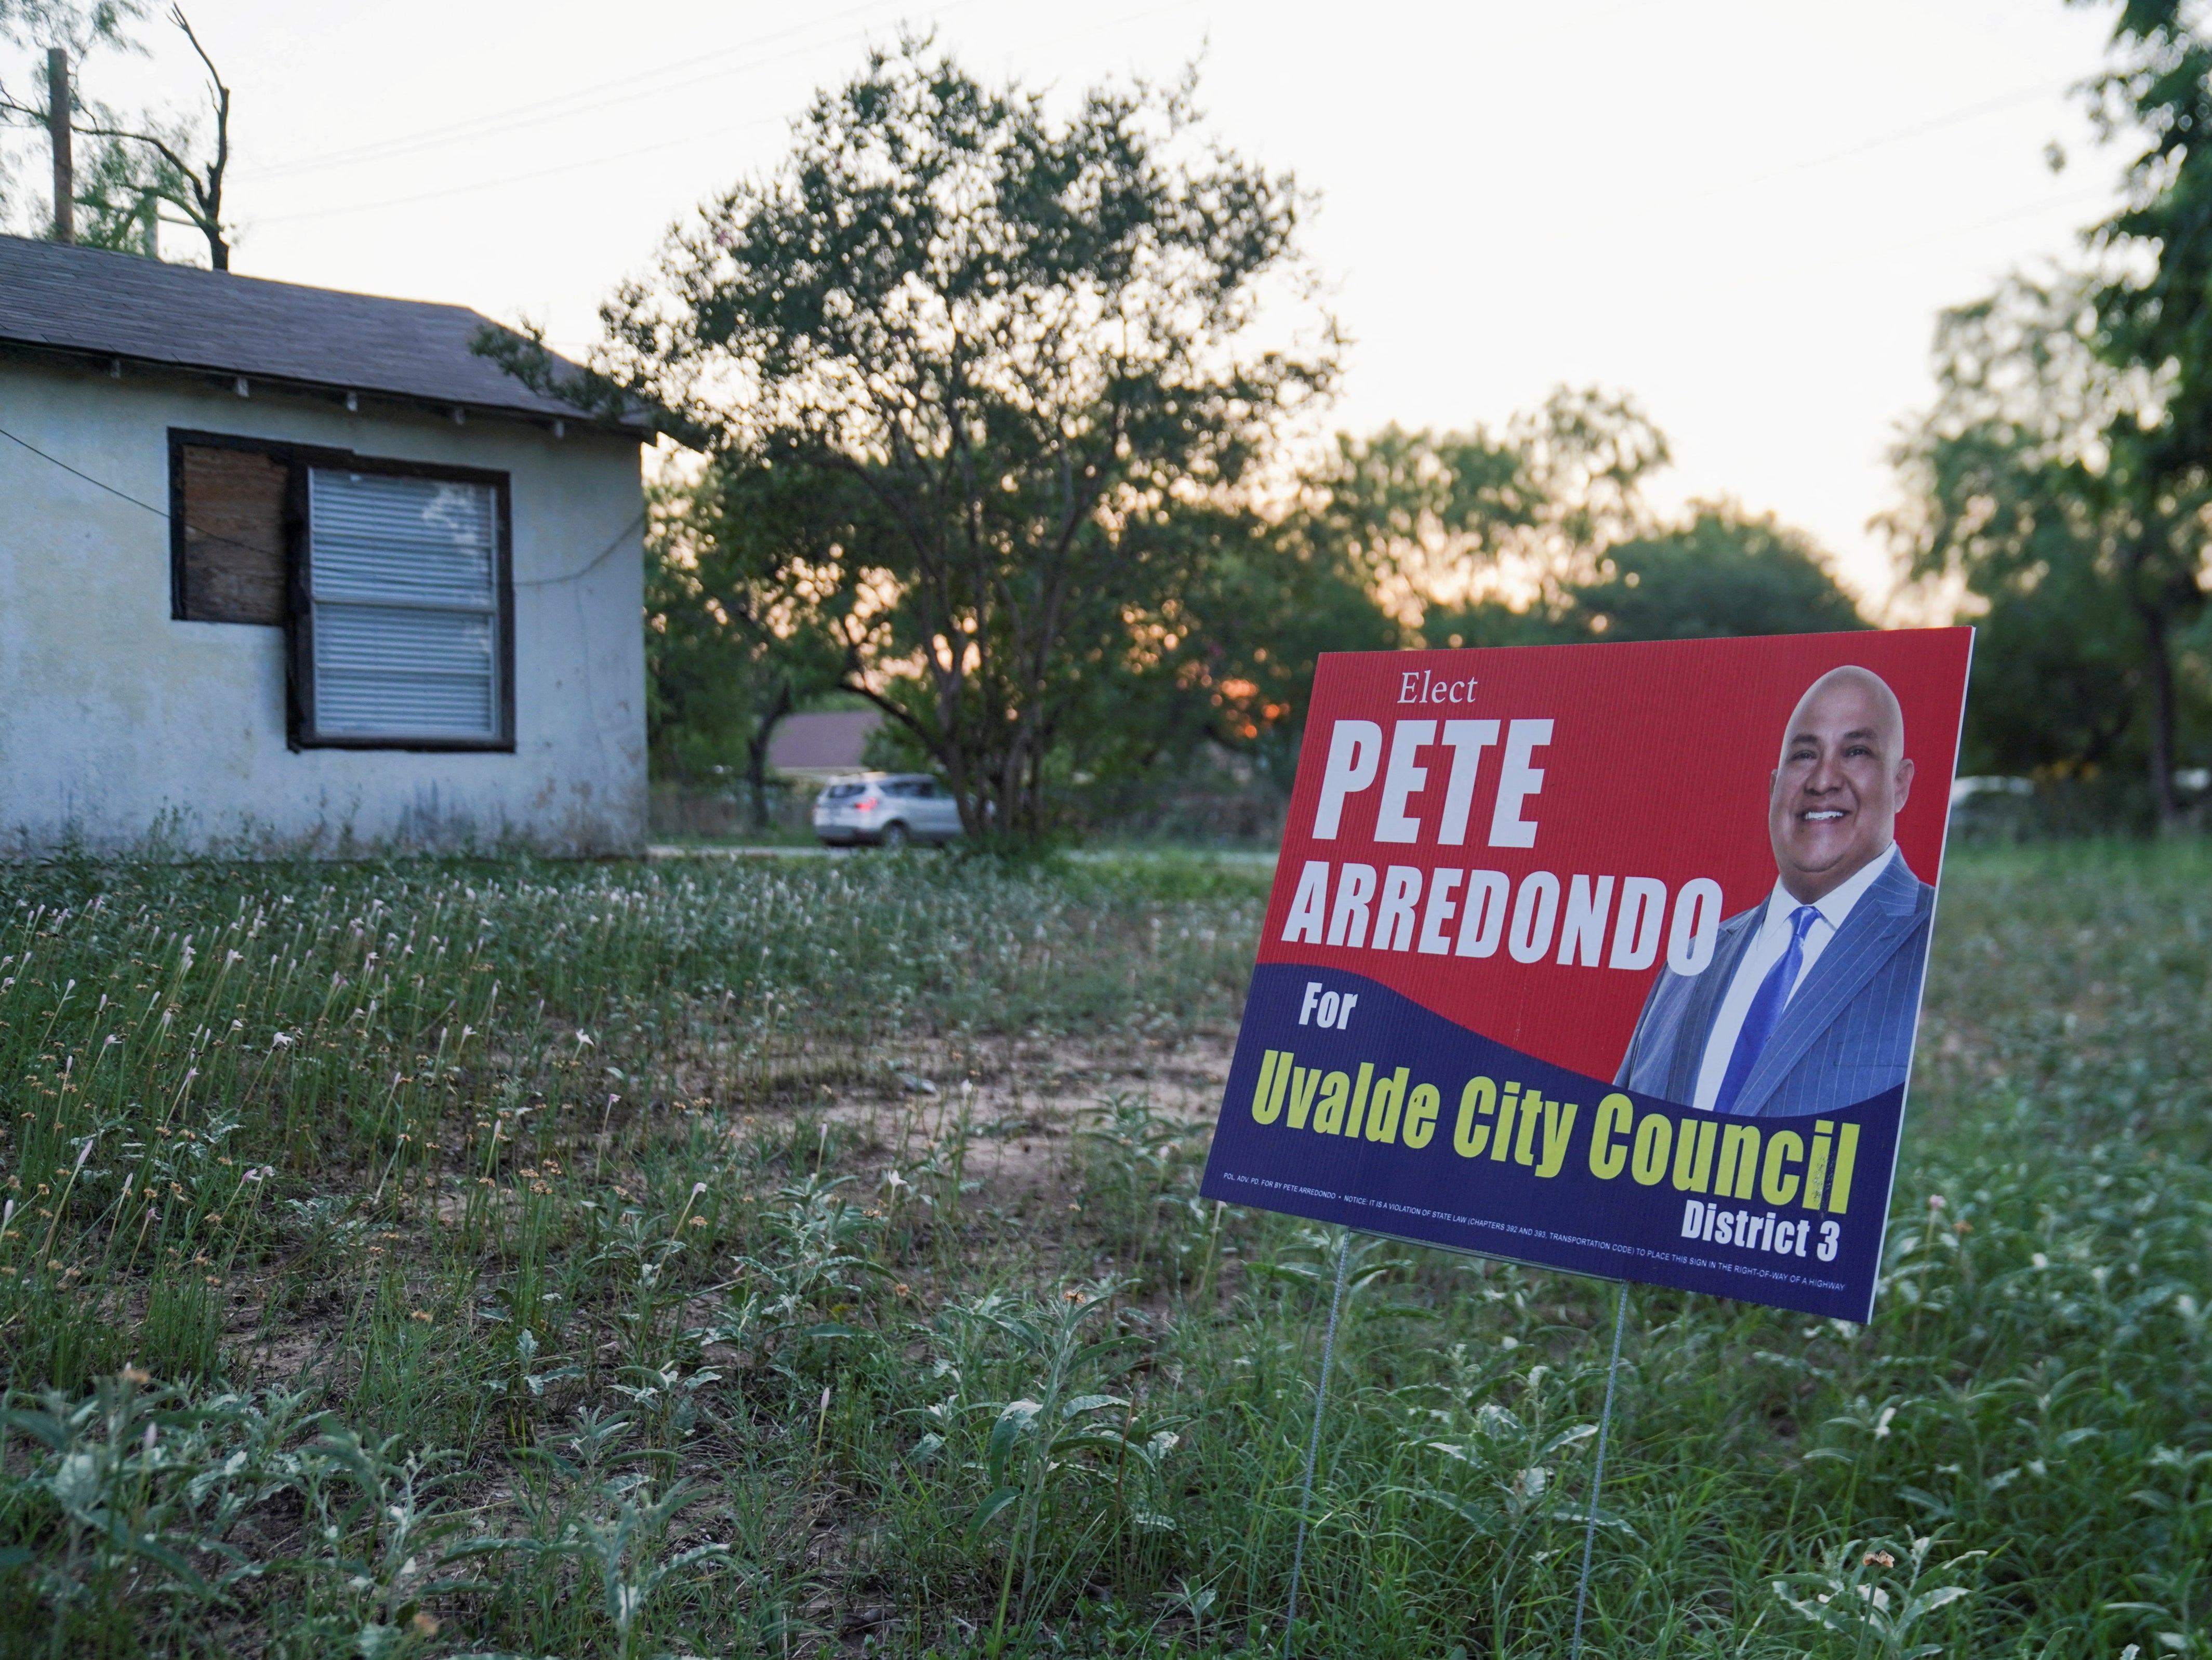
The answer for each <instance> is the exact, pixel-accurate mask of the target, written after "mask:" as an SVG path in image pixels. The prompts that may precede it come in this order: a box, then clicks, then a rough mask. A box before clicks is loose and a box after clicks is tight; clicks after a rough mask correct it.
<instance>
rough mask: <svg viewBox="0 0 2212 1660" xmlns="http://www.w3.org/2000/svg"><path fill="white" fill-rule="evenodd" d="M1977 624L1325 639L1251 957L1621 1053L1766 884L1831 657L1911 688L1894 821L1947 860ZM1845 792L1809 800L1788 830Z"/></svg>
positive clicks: (1545, 1051) (1533, 1037)
mask: <svg viewBox="0 0 2212 1660" xmlns="http://www.w3.org/2000/svg"><path fill="white" fill-rule="evenodd" d="M1971 640H1972V630H1970V629H1928V630H1908V631H1894V632H1869V633H1864V634H1838V635H1787V636H1778V637H1768V638H1759V639H1749V640H1723V641H1700V642H1668V643H1659V644H1622V645H1604V646H1562V647H1535V648H1515V649H1500V650H1480V649H1478V650H1464V651H1422V652H1400V653H1390V654H1357V655H1339V656H1330V657H1325V658H1323V659H1322V664H1321V669H1320V672H1319V675H1318V676H1317V678H1316V683H1315V688H1314V696H1313V702H1312V704H1311V710H1310V716H1309V720H1308V725H1307V730H1306V739H1305V748H1304V755H1303V757H1301V760H1300V763H1299V769H1298V778H1297V787H1296V789H1295V791H1294V792H1293V794H1292V797H1291V808H1290V815H1289V819H1288V823H1287V828H1286V830H1285V836H1284V842H1283V851H1282V856H1281V862H1280V863H1279V866H1278V867H1277V877H1276V882H1275V889H1274V893H1273V899H1272V902H1271V903H1270V905H1269V908H1268V912H1267V926H1266V930H1265V933H1264V935H1263V939H1262V943H1261V947H1260V953H1259V960H1260V962H1261V964H1269V963H1284V964H1289V963H1295V964H1300V965H1303V966H1305V967H1309V968H1320V969H1328V968H1334V969H1340V970H1346V971H1348V972H1351V973H1353V974H1357V975H1358V976H1364V977H1365V978H1367V979H1370V980H1374V981H1378V982H1382V983H1383V985H1385V986H1388V987H1389V988H1392V989H1393V990H1395V991H1396V992H1399V993H1401V994H1403V995H1404V996H1405V997H1407V998H1408V999H1410V1000H1413V1002H1415V1003H1418V1004H1419V1005H1420V1006H1422V1007H1424V1008H1425V1009H1427V1010H1429V1011H1431V1012H1433V1013H1435V1014H1437V1015H1441V1016H1443V1018H1446V1019H1448V1020H1449V1021H1452V1022H1453V1023H1455V1024H1456V1025H1461V1026H1463V1027H1465V1028H1468V1029H1469V1030H1471V1031H1479V1032H1480V1033H1482V1034H1484V1035H1485V1036H1486V1037H1491V1038H1492V1039H1495V1040H1497V1041H1498V1042H1500V1043H1507V1044H1510V1045H1511V1046H1512V1047H1513V1048H1515V1049H1518V1050H1520V1051H1522V1052H1523V1053H1526V1054H1528V1055H1534V1056H1536V1057H1538V1058H1541V1059H1542V1060H1545V1061H1550V1062H1552V1063H1553V1064H1555V1065H1558V1066H1562V1067H1570V1068H1571V1069H1573V1070H1575V1071H1577V1072H1580V1073H1585V1074H1588V1075H1590V1076H1593V1077H1598V1078H1609V1077H1612V1076H1613V1074H1614V1073H1615V1071H1616V1069H1617V1068H1618V1067H1620V1063H1621V1061H1622V1057H1623V1055H1624V1054H1625V1053H1626V1049H1627V1046H1628V1043H1629V1039H1630V1037H1631V1034H1632V1031H1634V1030H1635V1028H1636V1026H1637V1022H1638V1013H1639V1012H1640V1011H1641V1010H1642V1009H1643V1008H1644V1002H1645V999H1646V996H1647V994H1649V993H1650V989H1651V987H1652V982H1653V981H1654V979H1655V977H1656V976H1657V975H1659V974H1660V973H1662V971H1663V970H1665V969H1666V968H1668V966H1670V965H1671V966H1673V967H1674V968H1675V969H1676V970H1678V971H1680V972H1684V973H1691V974H1694V973H1696V972H1697V971H1699V970H1701V969H1702V968H1703V967H1704V966H1705V962H1706V961H1709V960H1710V958H1711V952H1712V949H1713V945H1714V941H1715V939H1716V936H1717V930H1718V927H1719V924H1720V922H1721V921H1722V920H1723V918H1728V917H1733V916H1735V915H1737V914H1738V913H1740V912H1742V911H1744V910H1745V909H1747V908H1749V907H1752V906H1754V905H1757V904H1759V903H1760V902H1761V901H1763V900H1764V899H1765V897H1767V895H1768V894H1769V893H1770V892H1771V891H1773V889H1774V888H1775V885H1776V879H1777V854H1776V852H1775V848H1774V845H1773V841H1772V827H1771V824H1770V783H1771V780H1772V778H1773V775H1774V773H1775V769H1776V768H1777V766H1778V764H1780V763H1781V759H1782V755H1783V749H1784V740H1785V738H1786V737H1787V736H1788V735H1789V734H1788V733H1787V732H1786V731H1785V728H1786V727H1787V726H1788V723H1789V722H1790V720H1791V718H1792V715H1793V713H1795V712H1796V710H1797V707H1798V705H1799V702H1800V701H1801V699H1802V697H1803V696H1804V695H1805V693H1806V692H1807V691H1808V688H1810V687H1811V686H1812V685H1813V684H1814V683H1815V682H1816V681H1818V680H1820V678H1821V677H1822V676H1823V675H1825V674H1826V673H1827V672H1829V671H1830V670H1833V669H1838V668H1842V667H1845V666H1856V667H1857V668H1860V669H1863V670H1866V671H1869V672H1871V674H1872V675H1873V676H1875V677H1877V678H1879V680H1880V682H1881V684H1884V685H1886V686H1887V688H1888V689H1889V690H1890V691H1891V692H1892V693H1893V694H1894V696H1895V698H1896V700H1897V704H1898V705H1899V707H1900V708H1901V709H1902V711H1903V716H1904V727H1905V731H1904V752H1905V757H1906V758H1907V759H1909V760H1911V762H1912V763H1913V774H1914V782H1913V785H1912V787H1910V788H1909V789H1908V790H1907V791H1905V793H1904V794H1905V799H1904V800H1903V802H1902V804H1901V805H1899V806H1898V807H1897V809H1896V814H1895V819H1894V834H1895V838H1896V843H1897V846H1898V848H1899V852H1900V853H1901V854H1902V856H1903V860H1904V862H1905V865H1906V866H1909V868H1910V870H1911V873H1912V874H1913V875H1914V876H1916V877H1917V878H1918V879H1919V880H1920V881H1921V882H1923V883H1925V884H1929V885H1933V884H1935V883H1936V880H1937V878H1938V875H1939V868H1938V867H1939V865H1940V862H1941V860H1942V846H1943V830H1944V824H1945V819H1946V817H1947V814H1948V794H1949V786H1950V781H1951V777H1952V773H1953V768H1954V762H1955V759H1956V755H1957V749H1958V737H1959V720H1960V709H1961V708H1962V705H1963V698H1964V691H1965V684H1966V665H1967V658H1968V652H1969V648H1970V642H1971ZM1834 817H1835V815H1833V814H1830V815H1828V816H1827V817H1826V818H1824V817H1823V816H1822V813H1821V811H1820V809H1818V808H1817V807H1816V808H1814V809H1812V810H1809V811H1808V812H1805V813H1803V814H1801V815H1800V821H1799V822H1798V823H1796V824H1795V825H1793V827H1792V828H1793V833H1802V834H1806V835H1815V836H1817V835H1820V834H1824V833H1826V832H1827V830H1828V828H1829V820H1830V818H1834ZM1839 833H1840V832H1839ZM1701 958H1702V960H1701ZM1332 1012H1334V1011H1332ZM1309 1015H1310V1012H1309Z"/></svg>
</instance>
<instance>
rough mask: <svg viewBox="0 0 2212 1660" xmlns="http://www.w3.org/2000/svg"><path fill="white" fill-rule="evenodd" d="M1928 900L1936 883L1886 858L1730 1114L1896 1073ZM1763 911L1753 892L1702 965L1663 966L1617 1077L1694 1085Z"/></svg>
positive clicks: (1821, 1102) (1820, 1101)
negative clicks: (1693, 971) (1692, 970)
mask: <svg viewBox="0 0 2212 1660" xmlns="http://www.w3.org/2000/svg"><path fill="white" fill-rule="evenodd" d="M1935 912H1936V890H1935V889H1933V888H1931V887H1929V885H1927V884H1926V883H1925V882H1923V881H1922V880H1921V879H1919V878H1918V877H1917V876H1915V875H1914V874H1913V873H1911V870H1910V869H1908V868H1907V867H1906V866H1905V860H1903V859H1902V858H1897V859H1893V860H1891V861H1890V864H1889V867H1888V868H1887V870H1885V871H1883V872H1882V873H1881V875H1880V876H1879V877H1877V878H1876V879H1875V882H1874V885H1872V886H1871V887H1869V888H1868V889H1867V891H1866V892H1865V893H1864V894H1863V895H1862V896H1861V897H1860V899H1859V902H1858V903H1857V904H1856V905H1854V906H1853V907H1852V908H1851V914H1850V916H1848V917H1846V918H1845V919H1844V926H1843V927H1842V928H1841V929H1839V930H1838V932H1837V934H1836V937H1835V938H1834V939H1831V940H1830V941H1829V942H1828V945H1827V949H1826V950H1825V951H1823V952H1821V953H1820V959H1819V960H1818V961H1817V962H1815V963H1814V964H1813V967H1812V969H1811V970H1810V971H1809V972H1808V973H1807V975H1806V976H1805V979H1804V982H1803V983H1802V985H1800V986H1799V987H1798V988H1797V990H1796V994H1795V995H1794V996H1792V997H1791V998H1790V1001H1789V1003H1788V1004H1787V1005H1786V1006H1784V1009H1783V1011H1782V1018H1781V1019H1779V1020H1778V1021H1777V1022H1776V1023H1775V1026H1774V1031H1773V1034H1772V1035H1771V1037H1768V1039H1767V1040H1766V1047H1765V1049H1762V1050H1760V1051H1759V1061H1758V1064H1757V1065H1755V1066H1754V1067H1753V1068H1752V1073H1751V1076H1750V1077H1749V1078H1747V1079H1745V1080H1744V1085H1743V1091H1742V1093H1741V1094H1740V1095H1738V1096H1737V1097H1736V1099H1735V1109H1734V1111H1733V1114H1732V1116H1736V1117H1742V1118H1754V1117H1768V1118H1786V1117H1795V1116H1798V1115H1801V1114H1806V1113H1816V1112H1833V1111H1834V1110H1836V1109H1837V1108H1838V1107H1847V1106H1850V1104H1852V1103H1854V1102H1857V1101H1863V1100H1865V1099H1866V1098H1868V1097H1869V1096H1870V1095H1879V1094H1881V1091H1884V1090H1887V1089H1893V1088H1894V1087H1896V1086H1897V1085H1899V1084H1902V1083H1903V1082H1904V1081H1905V1073H1906V1072H1907V1071H1908V1070H1910V1068H1911V1064H1912V1031H1913V1026H1914V1024H1915V1022H1916V1020H1917V1018H1918V1015H1919V1010H1920V979H1921V975H1922V973H1923V970H1925V969H1926V967H1927V963H1928V925H1929V919H1930V918H1931V917H1933V916H1934V915H1935ZM1765 914H1766V902H1765V900H1763V899H1762V900H1761V901H1759V903H1758V904H1756V905H1753V907H1752V908H1751V909H1749V910H1747V911H1741V912H1739V913H1738V914H1737V915H1734V916H1731V917H1729V919H1728V920H1727V921H1725V922H1723V923H1722V924H1721V933H1720V939H1719V942H1718V943H1717V945H1716V946H1714V948H1713V960H1712V961H1711V963H1710V964H1707V965H1706V968H1705V972H1704V973H1703V974H1699V975H1695V976H1686V975H1680V974H1677V973H1675V972H1674V970H1672V969H1666V970H1662V971H1661V972H1660V976H1659V978H1658V980H1657V982H1656V983H1655V984H1654V985H1653V986H1652V988H1651V994H1650V996H1649V997H1647V998H1646V999H1644V1012H1643V1014H1642V1015H1641V1016H1640V1017H1639V1018H1638V1020H1637V1022H1636V1035H1635V1036H1634V1037H1631V1038H1630V1039H1629V1040H1628V1053H1627V1054H1626V1055H1624V1056H1623V1057H1622V1058H1621V1062H1620V1072H1619V1073H1618V1074H1616V1075H1615V1077H1614V1079H1613V1081H1614V1082H1615V1083H1617V1084H1620V1085H1622V1086H1623V1087H1625V1088H1627V1089H1632V1090H1635V1091H1638V1092H1639V1093H1642V1094H1645V1095H1656V1096H1657V1097H1659V1098H1661V1099H1662V1100H1668V1101H1675V1102H1680V1103H1683V1104H1688V1103H1689V1101H1690V1100H1691V1099H1692V1097H1694V1096H1695V1095H1696V1093H1697V1088H1698V1068H1699V1066H1700V1065H1701V1064H1702V1063H1703V1062H1704V1060H1705V1041H1706V1039H1707V1038H1708V1037H1710V1036H1711V1032H1712V1029H1713V1019H1714V1017H1715V1015H1716V1014H1717V1013H1718V1012H1719V1010H1720V1006H1721V1000H1722V999H1723V998H1724V997H1726V996H1727V995H1728V987H1729V979H1730V978H1731V977H1732V976H1734V975H1735V970H1736V964H1738V963H1740V962H1741V961H1742V959H1743V954H1744V952H1745V951H1746V950H1747V948H1748V947H1749V946H1750V944H1751V940H1752V938H1753V935H1754V934H1756V933H1758V932H1759V921H1760V920H1761V918H1763V917H1764V916H1765Z"/></svg>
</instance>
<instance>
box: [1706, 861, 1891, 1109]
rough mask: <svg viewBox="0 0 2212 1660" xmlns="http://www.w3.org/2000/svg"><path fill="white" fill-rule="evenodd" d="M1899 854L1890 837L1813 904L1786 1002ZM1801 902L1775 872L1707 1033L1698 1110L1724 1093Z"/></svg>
mask: <svg viewBox="0 0 2212 1660" xmlns="http://www.w3.org/2000/svg"><path fill="white" fill-rule="evenodd" d="M1901 856H1902V855H1901V854H1899V852H1898V850H1897V844H1896V843H1895V842H1891V843H1890V847H1889V851H1888V852H1887V853H1886V854H1882V855H1881V857H1880V858H1878V859H1869V860H1868V861H1867V863H1866V866H1865V867H1864V868H1863V869H1862V870H1859V871H1858V872H1857V873H1854V874H1853V875H1852V876H1851V878H1850V880H1848V881H1846V882H1844V884H1843V885H1841V886H1839V887H1836V888H1832V889H1831V890H1830V891H1828V893H1827V894H1826V896H1825V897H1821V898H1819V899H1816V900H1814V902H1813V909H1815V910H1817V911H1819V912H1820V916H1819V918H1818V919H1817V920H1816V921H1814V923H1813V925H1812V927H1809V928H1808V929H1807V930H1806V931H1805V944H1804V946H1803V947H1802V952H1801V960H1800V962H1799V964H1798V967H1797V978H1796V980H1794V981H1793V982H1790V991H1789V994H1788V995H1787V996H1785V997H1784V998H1783V1000H1782V1006H1783V1007H1784V1008H1785V1009H1786V1008H1788V1007H1789V1006H1790V998H1791V997H1795V996H1796V994H1797V988H1798V987H1800V986H1802V985H1803V984H1804V983H1805V976H1807V975H1808V974H1810V973H1812V971H1813V964H1815V963H1817V962H1819V961H1820V953H1821V952H1824V951H1826V950H1827V948H1828V942H1829V941H1830V940H1831V939H1834V938H1835V937H1836V933H1837V930H1838V929H1839V928H1841V927H1843V926H1844V921H1845V919H1846V918H1848V917H1849V916H1850V914H1851V908H1852V907H1853V906H1854V905H1857V903H1858V902H1859V900H1860V899H1861V897H1863V896H1864V894H1865V893H1866V891H1867V890H1868V889H1869V888H1870V887H1872V886H1873V885H1875V881H1876V880H1877V879H1879V878H1880V877H1881V873H1882V872H1884V871H1886V870H1887V869H1888V868H1889V865H1890V860H1893V859H1897V858H1899V857H1901ZM1801 908H1802V902H1800V901H1799V900H1798V899H1797V897H1796V896H1795V895H1793V894H1792V893H1791V892H1790V890H1789V889H1787V888H1785V887H1784V886H1783V885H1782V880H1781V879H1780V878H1779V877H1777V878H1776V879H1775V882H1774V891H1773V892H1772V893H1771V895H1769V896H1768V897H1767V901H1766V916H1765V921H1762V922H1760V923H1759V932H1758V933H1757V934H1755V935H1754V936H1753V939H1752V942H1751V944H1750V945H1748V946H1746V947H1745V948H1744V953H1743V955H1742V956H1741V957H1740V958H1737V959H1736V964H1735V979H1733V980H1731V981H1729V988H1728V994H1727V995H1726V996H1724V997H1723V998H1722V999H1721V1006H1720V1012H1718V1013H1717V1015H1716V1016H1715V1017H1714V1018H1713V1029H1712V1032H1711V1035H1710V1036H1709V1037H1706V1039H1705V1060H1704V1061H1703V1062H1701V1063H1700V1064H1699V1067H1698V1090H1697V1093H1696V1095H1695V1096H1694V1097H1693V1098H1692V1100H1691V1103H1690V1104H1691V1105H1692V1106H1693V1107H1695V1108H1697V1109H1698V1110H1699V1111H1700V1112H1711V1110H1713V1103H1714V1102H1716V1101H1717V1100H1718V1099H1719V1098H1720V1093H1721V1083H1722V1080H1723V1079H1726V1078H1727V1076H1728V1069H1729V1057H1731V1056H1732V1055H1735V1040H1736V1038H1737V1037H1738V1036H1739V1035H1740V1034H1741V1032H1742V1031H1743V1018H1744V1016H1745V1015H1747V1014H1748V1013H1749V1012H1751V1000H1752V999H1753V998H1754V997H1756V996H1758V995H1759V984H1760V982H1763V981H1764V980H1765V978H1766V974H1767V970H1770V969H1771V968H1772V967H1773V966H1774V965H1775V964H1777V963H1778V962H1780V961H1781V960H1782V954H1783V953H1784V952H1786V951H1788V950H1789V949H1790V933H1791V932H1792V930H1791V927H1790V916H1791V915H1792V914H1794V913H1795V912H1796V911H1797V910H1798V909H1801Z"/></svg>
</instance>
